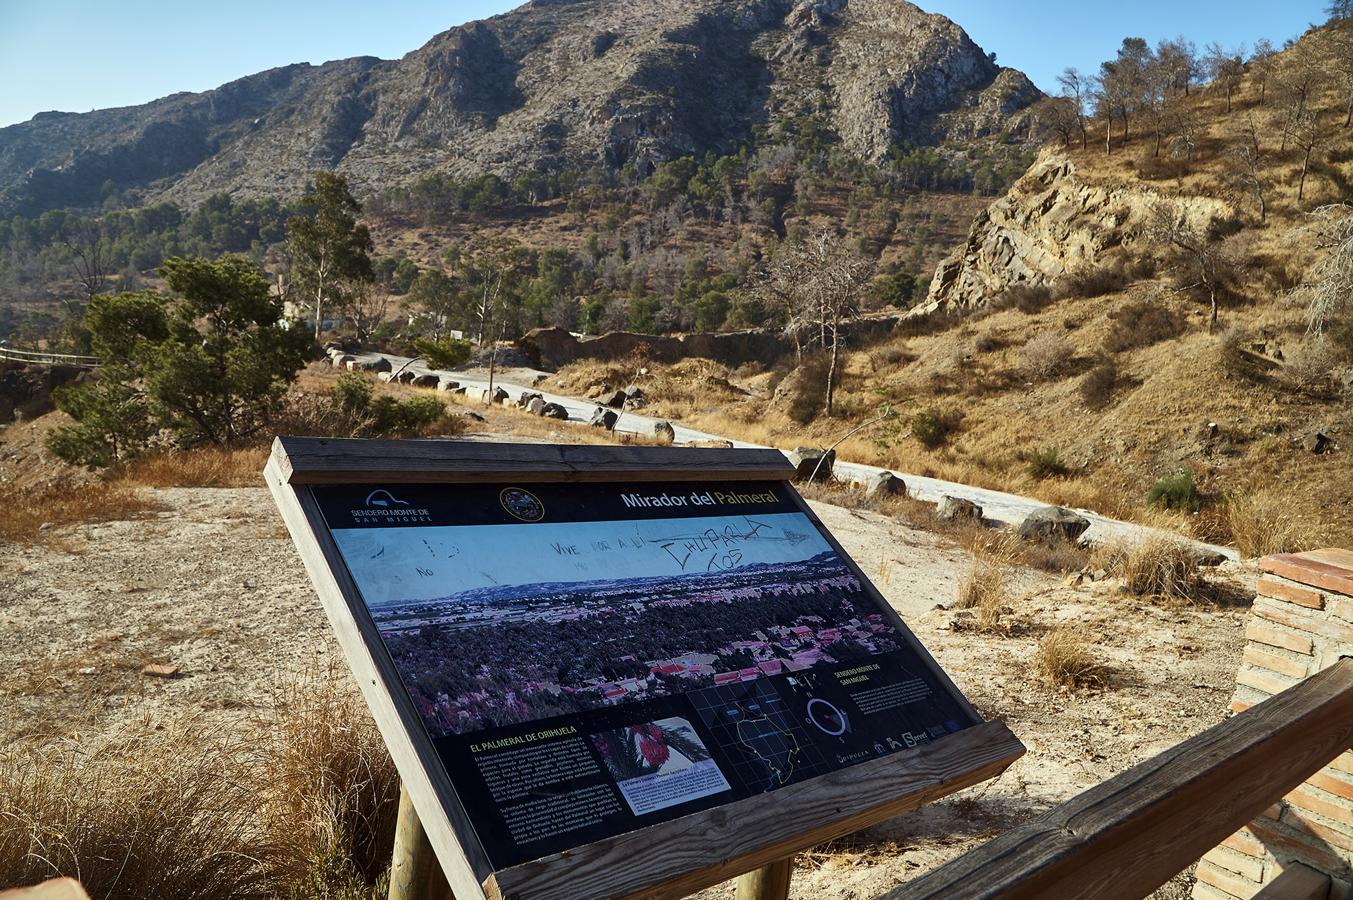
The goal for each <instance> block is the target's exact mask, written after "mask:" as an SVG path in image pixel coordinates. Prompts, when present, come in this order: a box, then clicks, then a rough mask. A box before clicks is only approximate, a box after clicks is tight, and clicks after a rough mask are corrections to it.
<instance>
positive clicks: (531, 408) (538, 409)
mask: <svg viewBox="0 0 1353 900" xmlns="http://www.w3.org/2000/svg"><path fill="white" fill-rule="evenodd" d="M526 411H527V412H529V413H530V414H531V415H533V416H543V415H545V398H543V397H541V396H539V395H537V396H535V397H532V398H531V401H530V402H529V403H527V404H526Z"/></svg>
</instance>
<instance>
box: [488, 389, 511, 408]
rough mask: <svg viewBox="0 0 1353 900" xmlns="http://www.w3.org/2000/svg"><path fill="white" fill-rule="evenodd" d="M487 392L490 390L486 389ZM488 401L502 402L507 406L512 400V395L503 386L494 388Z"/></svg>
mask: <svg viewBox="0 0 1353 900" xmlns="http://www.w3.org/2000/svg"><path fill="white" fill-rule="evenodd" d="M485 393H486V394H487V393H488V392H487V391H485ZM488 401H489V402H490V403H500V404H503V405H504V406H506V405H507V404H509V403H511V402H512V396H511V395H510V394H508V392H507V391H505V390H503V389H502V388H494V389H493V394H492V395H491V396H489V397H488Z"/></svg>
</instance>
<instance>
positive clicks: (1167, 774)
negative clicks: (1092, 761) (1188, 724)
mask: <svg viewBox="0 0 1353 900" xmlns="http://www.w3.org/2000/svg"><path fill="white" fill-rule="evenodd" d="M1350 746H1353V659H1343V660H1340V661H1339V662H1337V663H1335V664H1334V665H1332V666H1330V667H1329V668H1327V669H1325V670H1324V671H1322V672H1318V673H1317V674H1315V675H1312V676H1311V677H1310V678H1307V679H1306V680H1305V681H1303V682H1301V683H1300V684H1297V685H1294V686H1293V687H1290V688H1288V689H1287V690H1285V691H1283V692H1282V693H1280V694H1275V695H1274V696H1272V697H1270V698H1269V699H1268V700H1265V701H1264V702H1263V703H1260V704H1259V705H1257V706H1254V707H1252V708H1250V709H1249V710H1246V711H1245V712H1243V713H1240V714H1239V715H1237V716H1235V717H1233V718H1231V719H1228V720H1226V721H1225V722H1222V723H1221V724H1220V725H1215V726H1213V727H1212V728H1209V729H1207V730H1206V731H1204V732H1202V733H1201V734H1198V735H1195V736H1194V737H1191V738H1189V739H1188V740H1187V741H1184V742H1183V743H1182V744H1177V745H1175V746H1174V747H1172V748H1170V749H1169V750H1166V751H1165V752H1164V753H1160V754H1157V755H1156V756H1154V757H1152V758H1151V759H1149V760H1147V761H1146V762H1144V763H1141V764H1140V765H1138V766H1135V767H1133V768H1131V769H1129V770H1128V771H1126V772H1123V773H1122V774H1120V775H1116V776H1114V777H1113V778H1110V779H1109V780H1108V781H1105V782H1103V783H1101V784H1099V785H1097V786H1095V787H1093V788H1090V789H1089V790H1088V791H1085V792H1084V793H1082V794H1079V795H1078V796H1076V797H1073V798H1072V799H1070V800H1068V801H1067V802H1065V803H1063V804H1062V805H1060V806H1057V807H1054V808H1053V809H1050V810H1048V811H1047V812H1045V813H1043V814H1042V815H1039V816H1036V817H1034V818H1033V819H1031V820H1029V821H1028V822H1026V823H1024V824H1023V825H1020V826H1019V827H1017V828H1014V829H1011V830H1010V831H1007V832H1006V833H1004V834H1002V835H1001V836H1000V837H997V838H996V839H994V840H992V841H989V842H988V843H986V844H984V845H982V846H981V847H978V848H976V849H975V850H970V851H969V852H967V853H965V854H964V855H963V856H960V857H959V858H958V859H955V860H952V861H950V862H948V863H946V864H945V865H943V866H941V867H940V868H938V869H935V870H934V871H933V872H930V873H928V874H926V875H922V876H921V877H920V878H916V879H913V880H912V881H910V882H907V883H906V884H903V885H901V886H900V887H898V888H896V889H895V890H893V891H890V892H889V893H887V894H885V895H884V896H883V898H882V900H970V898H973V900H975V898H979V897H980V898H992V897H1000V898H1002V900H1034V898H1043V897H1056V898H1058V900H1139V898H1141V897H1145V896H1146V895H1148V894H1150V893H1151V892H1152V891H1154V890H1155V889H1156V888H1158V887H1160V886H1161V885H1162V884H1164V883H1165V882H1166V881H1169V880H1170V879H1171V878H1173V877H1174V876H1175V875H1176V874H1178V873H1179V872H1181V871H1183V870H1184V868H1186V867H1187V866H1188V865H1189V864H1191V863H1193V862H1194V861H1196V860H1197V859H1198V858H1199V857H1200V856H1202V855H1203V854H1204V853H1206V852H1207V851H1208V850H1210V849H1212V848H1213V847H1215V846H1216V845H1217V844H1218V843H1219V842H1220V841H1221V840H1222V839H1224V838H1225V837H1226V836H1227V835H1230V834H1232V833H1234V832H1235V831H1237V830H1238V829H1239V828H1240V827H1241V826H1243V825H1245V824H1246V823H1247V822H1249V821H1250V820H1251V819H1253V818H1254V817H1255V816H1257V815H1259V814H1260V813H1261V812H1263V811H1264V809H1266V808H1267V807H1269V806H1271V805H1272V804H1274V803H1276V802H1278V801H1279V800H1280V799H1282V797H1283V796H1284V795H1285V794H1286V793H1287V792H1288V791H1290V790H1292V788H1294V787H1296V786H1297V785H1299V784H1301V782H1302V781H1304V780H1305V779H1306V778H1308V777H1309V776H1310V775H1311V773H1313V772H1316V771H1319V770H1320V769H1321V768H1322V767H1323V766H1324V765H1325V764H1326V763H1328V762H1329V761H1330V760H1332V759H1334V758H1335V757H1337V756H1338V755H1339V754H1340V753H1343V752H1344V751H1345V750H1347V749H1348V748H1349V747H1350ZM1295 880H1296V878H1295V876H1294V877H1293V878H1291V879H1289V883H1290V882H1292V881H1295Z"/></svg>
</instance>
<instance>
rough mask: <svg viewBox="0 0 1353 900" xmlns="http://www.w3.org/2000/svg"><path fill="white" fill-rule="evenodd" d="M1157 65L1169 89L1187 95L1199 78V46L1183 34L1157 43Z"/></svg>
mask: <svg viewBox="0 0 1353 900" xmlns="http://www.w3.org/2000/svg"><path fill="white" fill-rule="evenodd" d="M1156 65H1157V66H1158V67H1159V68H1160V70H1161V73H1162V75H1163V78H1162V80H1163V81H1164V83H1165V86H1166V87H1167V89H1169V90H1170V91H1173V92H1174V93H1176V94H1183V95H1184V96H1186V97H1187V96H1188V94H1189V88H1190V87H1192V86H1193V83H1194V82H1195V81H1197V80H1198V71H1199V69H1198V48H1197V47H1196V46H1195V45H1194V43H1193V41H1190V40H1188V39H1187V38H1185V37H1183V36H1180V37H1177V38H1173V39H1166V40H1162V41H1160V42H1159V43H1157V44H1156Z"/></svg>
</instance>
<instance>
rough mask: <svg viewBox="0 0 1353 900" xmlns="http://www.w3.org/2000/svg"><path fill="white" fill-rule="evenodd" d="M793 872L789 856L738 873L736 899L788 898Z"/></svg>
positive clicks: (785, 899) (763, 899)
mask: <svg viewBox="0 0 1353 900" xmlns="http://www.w3.org/2000/svg"><path fill="white" fill-rule="evenodd" d="M793 874H794V857H792V856H790V857H786V858H785V859H781V860H778V861H776V862H773V863H771V864H770V865H768V866H762V867H761V868H759V869H754V870H752V871H751V872H748V873H747V874H745V875H739V876H738V888H737V900H788V897H789V879H790V877H791V876H792V875H793Z"/></svg>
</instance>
